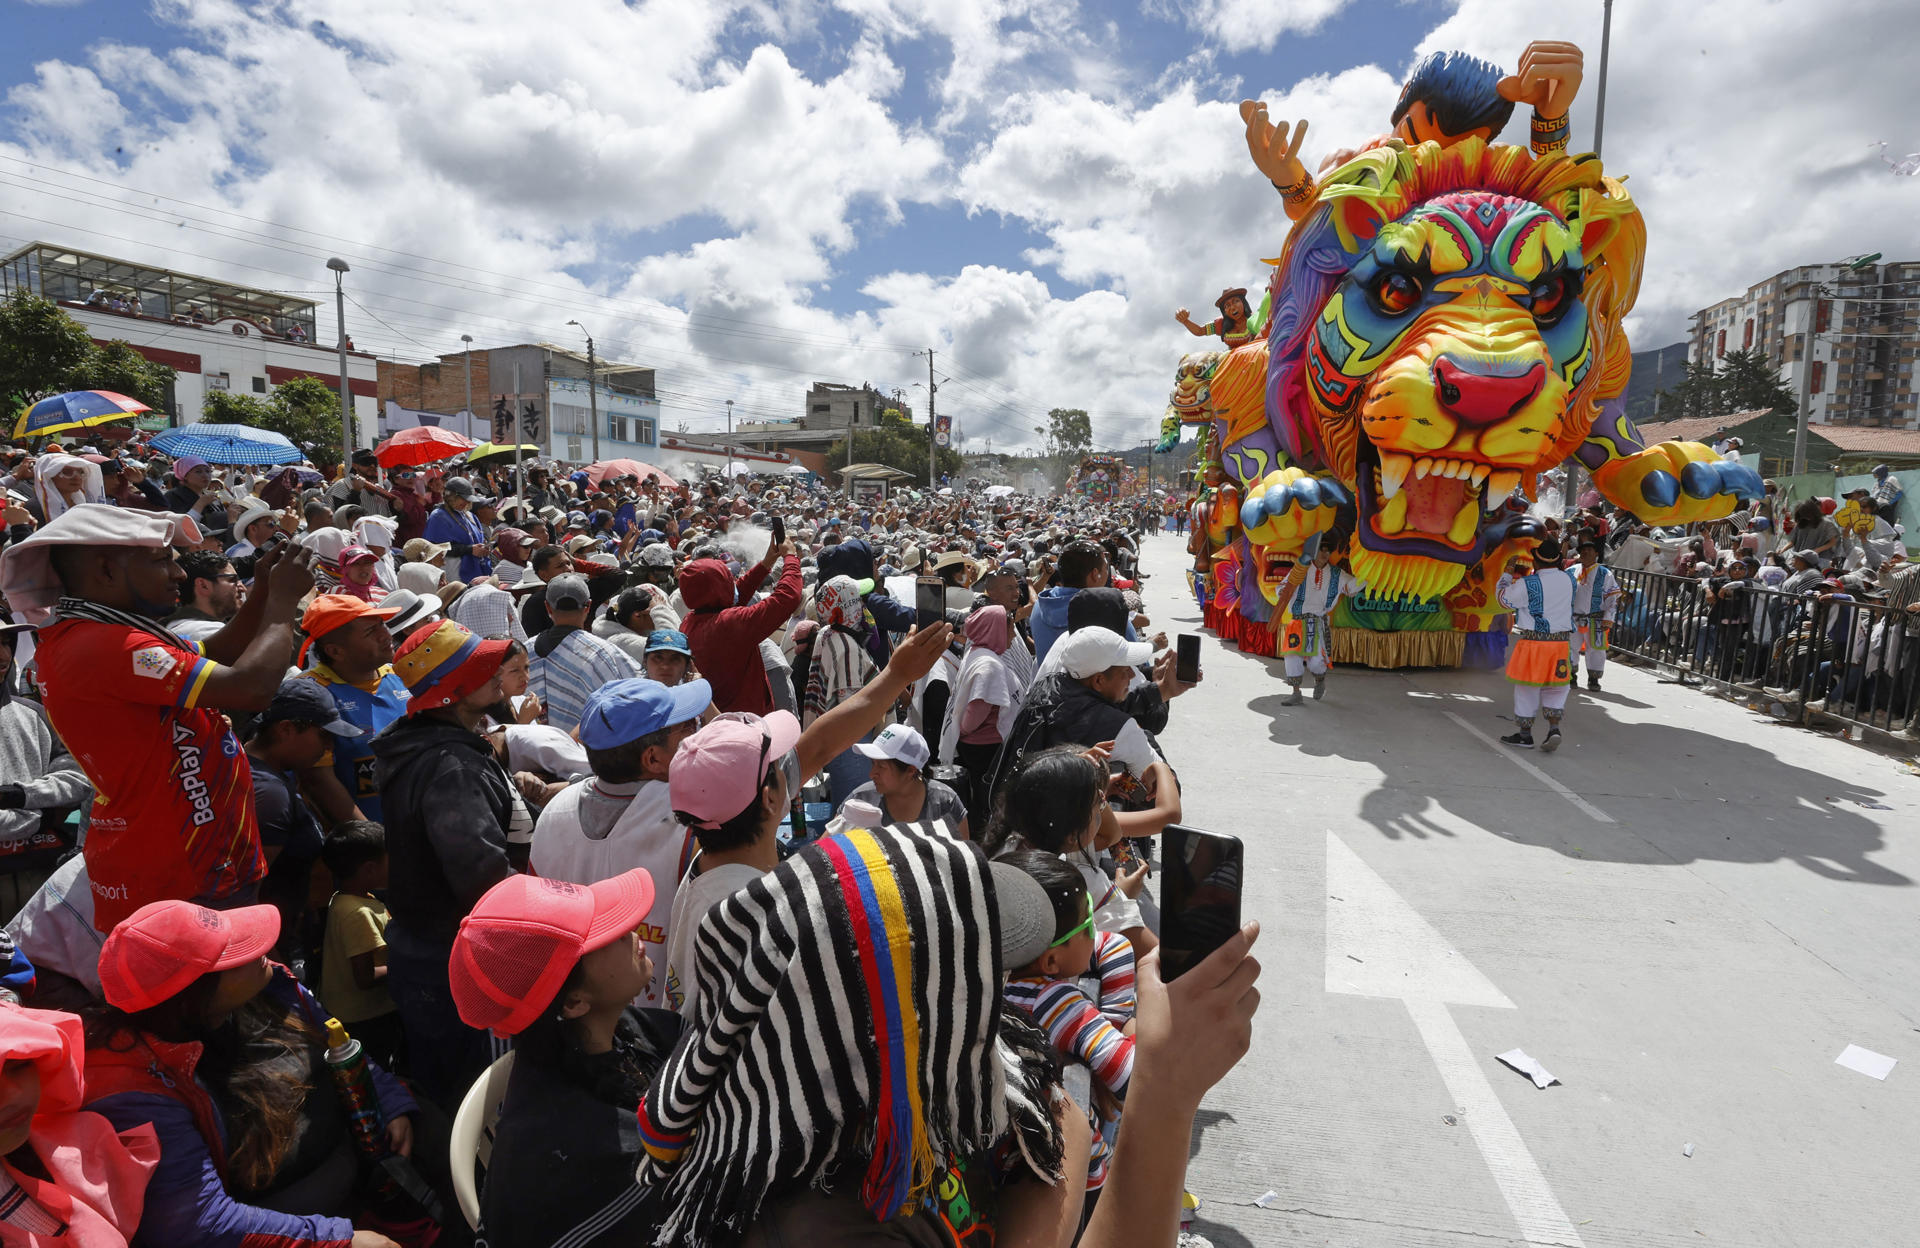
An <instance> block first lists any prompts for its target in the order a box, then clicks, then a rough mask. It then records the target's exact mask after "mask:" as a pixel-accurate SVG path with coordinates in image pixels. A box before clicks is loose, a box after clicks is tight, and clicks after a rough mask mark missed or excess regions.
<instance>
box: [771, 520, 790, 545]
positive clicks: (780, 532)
mask: <svg viewBox="0 0 1920 1248" xmlns="http://www.w3.org/2000/svg"><path fill="white" fill-rule="evenodd" d="M773 544H774V545H775V546H784V545H786V544H787V518H786V517H785V516H775V517H774V518H773Z"/></svg>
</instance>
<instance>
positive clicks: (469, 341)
mask: <svg viewBox="0 0 1920 1248" xmlns="http://www.w3.org/2000/svg"><path fill="white" fill-rule="evenodd" d="M460 341H461V342H462V343H464V344H466V352H467V428H468V430H471V429H472V428H473V335H472V334H461V335H460Z"/></svg>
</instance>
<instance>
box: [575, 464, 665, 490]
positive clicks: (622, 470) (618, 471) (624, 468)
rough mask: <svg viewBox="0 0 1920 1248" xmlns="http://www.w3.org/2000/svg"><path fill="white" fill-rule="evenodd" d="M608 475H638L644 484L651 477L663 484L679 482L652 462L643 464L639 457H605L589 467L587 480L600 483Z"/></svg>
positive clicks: (596, 483) (595, 483)
mask: <svg viewBox="0 0 1920 1248" xmlns="http://www.w3.org/2000/svg"><path fill="white" fill-rule="evenodd" d="M608 477H638V478H640V483H641V484H642V485H645V484H646V483H647V481H648V480H649V479H652V480H657V481H659V482H660V484H662V485H677V484H678V482H676V481H675V480H674V479H673V478H672V477H670V476H668V475H667V474H666V473H664V472H662V471H660V470H659V469H658V468H655V467H654V466H653V465H652V464H643V463H641V462H640V461H639V460H637V459H603V460H601V461H600V462H599V463H597V464H593V465H591V466H589V467H588V469H587V480H588V481H590V482H592V483H593V484H594V485H599V484H600V483H601V482H603V481H605V480H606V479H607V478H608Z"/></svg>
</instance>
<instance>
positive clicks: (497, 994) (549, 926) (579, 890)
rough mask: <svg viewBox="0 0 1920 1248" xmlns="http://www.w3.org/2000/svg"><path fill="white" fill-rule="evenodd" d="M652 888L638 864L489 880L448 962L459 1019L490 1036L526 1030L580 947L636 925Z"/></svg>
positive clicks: (600, 945)
mask: <svg viewBox="0 0 1920 1248" xmlns="http://www.w3.org/2000/svg"><path fill="white" fill-rule="evenodd" d="M653 896H654V893H653V876H652V875H651V874H649V873H648V872H647V871H646V870H645V869H643V868H638V867H636V868H635V869H634V870H632V871H627V872H624V873H622V874H620V875H616V876H614V877H613V878H611V879H606V880H601V881H600V882H599V883H597V884H569V883H567V882H566V881H565V880H548V879H542V878H540V877H539V876H536V875H510V876H508V877H507V878H506V879H504V880H502V881H500V882H499V883H498V884H495V885H494V886H493V887H492V888H490V889H488V890H487V894H486V896H484V897H482V898H481V899H480V901H479V902H478V904H476V905H475V906H474V907H473V910H472V911H471V912H470V913H469V914H468V915H467V917H466V918H464V919H462V920H460V932H459V934H458V935H457V936H455V937H454V940H453V957H452V958H451V959H449V960H448V963H447V981H448V986H449V987H451V988H452V990H453V1004H454V1008H455V1009H457V1010H458V1011H459V1012H460V1019H461V1021H462V1022H464V1023H466V1024H467V1026H469V1027H485V1028H490V1029H491V1030H492V1031H493V1034H494V1035H496V1036H511V1035H516V1034H518V1033H519V1032H521V1031H524V1030H526V1028H527V1026H528V1024H530V1023H532V1022H533V1021H534V1020H535V1019H537V1018H539V1017H540V1015H541V1014H543V1013H545V1012H546V1010H547V1009H548V1007H550V1006H551V1005H552V1004H553V998H554V996H555V994H557V993H558V992H559V991H560V985H561V984H563V983H565V982H566V979H567V976H568V974H570V973H571V972H572V970H573V964H574V963H575V962H578V961H579V960H580V957H581V955H582V954H588V953H592V952H593V951H594V950H595V949H604V948H606V947H607V946H608V945H610V944H612V943H613V942H614V941H616V940H618V939H620V938H621V937H622V936H625V935H626V934H627V933H628V932H631V931H632V930H633V929H634V928H636V927H639V926H640V921H641V920H642V919H644V918H646V917H647V912H648V911H649V910H652V909H653Z"/></svg>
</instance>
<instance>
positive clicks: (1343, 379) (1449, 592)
mask: <svg viewBox="0 0 1920 1248" xmlns="http://www.w3.org/2000/svg"><path fill="white" fill-rule="evenodd" d="M1645 250H1646V230H1645V226H1644V224H1643V223H1642V221H1641V217H1640V212H1639V210H1638V209H1637V208H1636V207H1635V206H1634V203H1633V200H1632V199H1631V197H1629V195H1628V194H1627V192H1626V189H1625V187H1623V186H1622V185H1621V184H1620V183H1619V182H1617V181H1615V180H1614V179H1612V178H1609V177H1607V176H1606V175H1605V173H1604V172H1603V171H1602V168H1601V164H1600V161H1599V159H1598V158H1597V157H1593V156H1581V157H1569V156H1566V155H1563V154H1558V153H1555V154H1551V155H1547V156H1544V157H1535V156H1534V155H1533V154H1532V153H1530V152H1529V151H1528V150H1527V149H1525V148H1522V147H1514V146H1506V145H1490V144H1487V143H1485V142H1482V141H1480V140H1479V139H1477V138H1474V139H1468V140H1466V141H1464V142H1459V143H1455V144H1453V145H1451V146H1447V147H1444V148H1443V147H1442V146H1440V145H1439V144H1437V143H1421V144H1418V145H1417V146H1409V145H1407V144H1405V143H1403V142H1401V141H1399V140H1397V139H1395V140H1388V141H1386V142H1384V143H1383V144H1381V145H1380V146H1377V147H1374V148H1371V149H1369V150H1367V151H1364V152H1362V153H1360V154H1359V155H1357V156H1355V157H1353V158H1352V159H1351V160H1349V161H1348V162H1347V163H1346V164H1344V165H1343V166H1341V167H1340V168H1339V169H1337V170H1334V171H1333V172H1331V173H1330V174H1328V175H1327V176H1326V177H1325V178H1324V179H1323V181H1322V182H1321V185H1320V187H1319V189H1318V192H1317V197H1316V199H1315V202H1314V204H1313V206H1312V208H1311V209H1310V210H1309V211H1308V212H1307V213H1306V214H1305V215H1303V216H1302V217H1301V219H1300V220H1299V221H1298V222H1297V223H1296V224H1295V225H1294V227H1293V229H1292V231H1291V233H1290V234H1289V236H1288V238H1287V241H1286V247H1285V250H1284V251H1283V253H1282V255H1281V257H1280V259H1279V261H1278V262H1277V265H1276V267H1275V269H1274V273H1273V278H1272V288H1271V299H1272V306H1273V313H1272V317H1271V320H1270V322H1269V324H1268V327H1267V332H1266V335H1265V336H1264V337H1263V338H1261V339H1259V340H1257V341H1254V342H1250V343H1247V344H1245V345H1243V346H1240V347H1237V348H1235V349H1233V350H1232V351H1229V352H1226V353H1225V354H1224V355H1223V356H1221V357H1220V358H1219V359H1217V360H1215V361H1212V362H1211V367H1210V368H1209V369H1208V370H1207V373H1206V376H1205V377H1204V378H1194V379H1187V380H1186V383H1185V389H1186V390H1187V392H1188V394H1189V395H1191V394H1193V393H1194V392H1196V391H1198V390H1200V389H1201V386H1200V382H1201V381H1204V383H1205V384H1204V393H1205V396H1206V405H1207V411H1206V417H1207V418H1208V419H1210V421H1211V422H1212V429H1211V437H1209V438H1207V439H1205V441H1204V442H1203V445H1205V446H1207V447H1209V453H1208V455H1207V458H1208V460H1209V461H1210V463H1213V464H1216V465H1217V466H1218V467H1219V468H1220V469H1222V470H1224V476H1225V478H1226V479H1225V480H1224V481H1222V482H1221V484H1220V486H1219V489H1218V491H1217V492H1216V496H1215V497H1211V498H1210V499H1209V500H1207V501H1208V504H1209V506H1210V510H1209V518H1210V519H1212V520H1213V521H1214V524H1213V526H1212V530H1213V544H1214V545H1215V546H1216V547H1217V548H1218V549H1216V550H1214V551H1213V552H1211V554H1210V557H1209V558H1208V559H1207V562H1209V563H1210V564H1211V567H1212V568H1213V570H1214V578H1213V580H1214V583H1213V584H1212V585H1210V586H1208V587H1207V592H1208V593H1209V597H1210V601H1209V604H1208V612H1207V614H1208V621H1209V623H1210V624H1211V625H1212V626H1214V627H1215V628H1216V630H1217V631H1219V632H1221V633H1222V634H1223V635H1225V636H1228V637H1230V638H1233V639H1236V640H1238V641H1239V642H1240V644H1241V645H1242V647H1243V648H1245V649H1249V650H1262V651H1265V652H1267V653H1271V652H1272V650H1271V646H1272V637H1273V634H1274V631H1275V627H1276V625H1277V624H1278V623H1279V622H1278V621H1275V620H1274V618H1273V617H1274V614H1275V611H1276V610H1277V609H1279V607H1278V605H1277V598H1278V594H1279V588H1280V585H1281V583H1282V582H1283V581H1284V580H1285V579H1286V576H1287V573H1288V572H1289V571H1290V570H1291V569H1292V567H1293V565H1294V564H1295V562H1296V561H1298V560H1299V558H1300V557H1301V552H1302V549H1303V547H1304V545H1305V544H1306V542H1307V540H1308V539H1309V538H1311V537H1313V536H1314V535H1316V534H1321V535H1324V537H1323V540H1324V541H1331V542H1334V543H1335V544H1336V546H1338V547H1343V548H1344V549H1345V551H1346V554H1347V558H1348V559H1349V560H1350V562H1351V566H1352V569H1353V571H1354V574H1355V575H1356V576H1357V577H1358V578H1359V579H1360V580H1361V581H1363V582H1364V583H1365V590H1364V592H1363V593H1361V594H1360V595H1358V596H1357V597H1355V598H1352V599H1348V600H1345V601H1343V602H1342V603H1341V604H1340V607H1339V608H1338V610H1337V612H1336V614H1335V616H1334V619H1333V621H1332V623H1333V625H1334V628H1333V633H1332V640H1333V654H1334V658H1335V659H1337V660H1342V661H1348V662H1364V663H1369V664H1372V665H1374V666H1401V665H1423V666H1435V665H1437V666H1452V665H1457V664H1459V663H1461V662H1462V661H1467V662H1487V661H1491V660H1493V659H1494V658H1496V657H1497V655H1498V653H1499V652H1501V651H1502V650H1504V636H1503V635H1502V634H1501V633H1500V631H1499V630H1500V629H1501V628H1502V627H1503V625H1504V622H1503V619H1502V617H1501V615H1500V612H1499V609H1498V608H1497V607H1496V606H1494V605H1493V604H1492V587H1493V583H1494V581H1495V580H1496V579H1497V578H1498V576H1499V573H1500V571H1501V569H1502V568H1504V567H1505V565H1506V563H1507V560H1508V559H1509V557H1511V556H1512V555H1514V554H1518V553H1522V552H1525V551H1527V550H1529V549H1531V547H1532V546H1533V545H1535V544H1537V541H1538V538H1539V536H1540V535H1541V532H1542V529H1541V526H1540V525H1539V522H1538V520H1537V519H1536V518H1535V517H1533V516H1531V515H1530V514H1529V512H1528V506H1529V503H1530V501H1531V500H1532V499H1533V497H1534V494H1535V488H1536V479H1537V477H1538V476H1539V474H1541V473H1543V472H1545V471H1547V470H1548V469H1551V468H1553V467H1554V466H1556V465H1558V464H1560V463H1561V462H1562V461H1564V460H1566V459H1568V458H1569V457H1570V456H1571V457H1575V458H1577V459H1578V461H1579V462H1580V463H1581V464H1583V465H1584V466H1585V467H1586V468H1587V469H1588V470H1589V471H1590V472H1591V473H1592V474H1593V482H1594V486H1595V488H1597V489H1598V490H1599V491H1600V493H1601V494H1602V495H1603V496H1604V497H1605V498H1607V499H1608V500H1609V501H1612V502H1614V503H1617V504H1620V505H1622V506H1625V507H1626V508H1628V509H1629V510H1631V511H1633V512H1634V513H1635V514H1637V515H1638V516H1639V517H1640V518H1641V519H1643V520H1646V521H1649V522H1651V523H1655V524H1680V523H1687V522H1690V521H1695V520H1710V519H1717V518H1719V517H1721V516H1725V515H1727V514H1728V513H1729V512H1731V511H1732V510H1733V509H1734V507H1735V505H1736V503H1737V501H1738V500H1739V499H1741V498H1743V497H1751V496H1753V495H1755V494H1757V493H1758V491H1759V486H1760V483H1759V480H1758V478H1757V477H1755V476H1754V474H1753V473H1752V472H1751V470H1749V469H1744V468H1741V467H1740V466H1739V465H1737V464H1731V463H1725V462H1722V461H1721V460H1720V459H1719V458H1718V457H1717V456H1716V455H1715V454H1714V453H1713V452H1712V451H1711V450H1709V449H1708V448H1707V447H1705V446H1702V445H1699V444H1698V443H1690V442H1688V443H1682V442H1665V443H1661V444H1659V445H1657V446H1651V447H1649V446H1646V445H1645V444H1644V443H1643V442H1642V440H1641V438H1640V436H1639V434H1638V432H1637V431H1636V430H1635V428H1634V426H1633V423H1632V422H1631V421H1630V420H1629V419H1628V418H1627V415H1626V405H1625V398H1624V396H1625V392H1626V386H1627V377H1628V372H1629V370H1630V368H1631V359H1630V355H1629V348H1628V346H1627V339H1626V335H1625V333H1624V332H1623V331H1622V328H1621V322H1622V319H1623V318H1624V317H1625V316H1626V314H1627V312H1628V311H1629V310H1630V309H1631V308H1632V307H1633V301H1634V296H1635V294H1636V292H1637V290H1638V288H1639V282H1640V268H1641V261H1642V258H1643V256H1644V254H1645ZM1190 358H1191V357H1190ZM1181 415H1182V417H1183V418H1184V419H1187V420H1192V419H1193V418H1194V416H1193V414H1190V413H1185V412H1183V413H1181ZM1218 476H1219V474H1216V477H1218ZM1229 517H1231V519H1229ZM1223 520H1226V521H1227V523H1224V524H1223V523H1222V521H1223ZM1201 553H1203V554H1206V553H1207V552H1201ZM1221 575H1227V576H1231V577H1234V578H1237V582H1238V583H1237V585H1234V586H1222V585H1220V584H1219V583H1218V578H1219V577H1220V576H1221ZM1476 650H1477V651H1478V652H1479V653H1475V651H1476Z"/></svg>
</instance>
